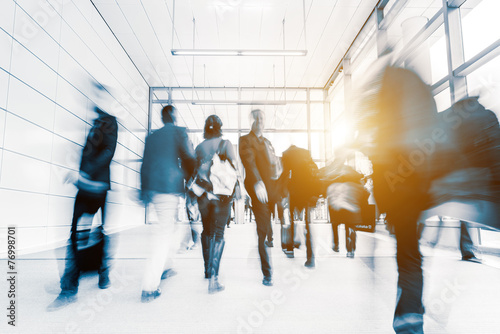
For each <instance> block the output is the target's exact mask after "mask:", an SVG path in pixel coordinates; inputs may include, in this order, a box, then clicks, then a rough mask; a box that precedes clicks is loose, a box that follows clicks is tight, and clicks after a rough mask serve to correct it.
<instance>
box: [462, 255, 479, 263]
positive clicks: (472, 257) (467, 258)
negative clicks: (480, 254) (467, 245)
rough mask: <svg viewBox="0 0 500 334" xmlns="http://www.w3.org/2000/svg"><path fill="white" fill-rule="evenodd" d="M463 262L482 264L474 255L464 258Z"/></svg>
mask: <svg viewBox="0 0 500 334" xmlns="http://www.w3.org/2000/svg"><path fill="white" fill-rule="evenodd" d="M462 261H469V262H474V263H482V262H481V260H480V259H478V258H477V257H475V256H474V255H468V256H462Z"/></svg>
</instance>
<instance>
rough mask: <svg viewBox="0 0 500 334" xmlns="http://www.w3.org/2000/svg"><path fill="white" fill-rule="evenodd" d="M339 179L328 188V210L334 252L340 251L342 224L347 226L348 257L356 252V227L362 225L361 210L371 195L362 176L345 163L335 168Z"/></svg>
mask: <svg viewBox="0 0 500 334" xmlns="http://www.w3.org/2000/svg"><path fill="white" fill-rule="evenodd" d="M335 170H336V173H337V174H338V177H337V178H336V179H335V180H334V181H333V182H332V183H331V184H330V185H329V186H328V188H327V196H328V210H329V213H330V223H331V224H332V229H333V251H334V252H338V251H339V232H338V227H339V225H340V224H344V226H345V240H346V241H345V243H346V250H347V257H350V258H353V257H354V252H355V251H356V225H357V224H360V223H362V215H361V208H362V205H363V203H366V204H368V197H369V193H368V192H367V191H366V190H365V189H364V187H363V186H362V184H361V179H362V177H363V176H362V175H361V174H360V173H358V172H356V171H355V170H354V169H353V168H352V167H350V166H347V165H345V164H343V163H339V166H338V167H337V168H335Z"/></svg>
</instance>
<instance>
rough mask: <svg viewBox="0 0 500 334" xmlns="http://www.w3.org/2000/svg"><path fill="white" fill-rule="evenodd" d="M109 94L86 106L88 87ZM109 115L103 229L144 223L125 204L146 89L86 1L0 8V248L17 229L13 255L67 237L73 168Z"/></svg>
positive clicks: (35, 1)
mask: <svg viewBox="0 0 500 334" xmlns="http://www.w3.org/2000/svg"><path fill="white" fill-rule="evenodd" d="M92 81H97V82H100V83H101V84H104V85H105V86H106V87H108V88H109V94H107V99H106V100H99V101H93V99H94V96H95V95H94V94H93V89H92V85H91V82H92ZM95 103H99V106H100V107H101V108H102V109H104V110H106V111H107V112H109V113H111V114H112V115H114V116H116V117H117V119H118V123H119V134H118V146H117V150H116V154H115V157H114V159H113V162H112V168H111V170H112V174H111V179H112V191H111V192H110V193H109V195H108V209H109V216H108V218H109V219H108V221H106V225H107V227H108V228H109V227H111V228H115V227H125V226H133V225H140V224H143V223H144V209H143V208H142V207H141V206H140V205H139V203H137V201H135V200H134V194H135V193H136V190H137V188H138V187H139V177H138V175H139V174H138V172H139V168H140V164H139V163H138V162H137V161H138V160H139V159H140V158H141V155H142V152H143V149H144V137H145V135H146V126H147V119H148V117H147V109H148V86H147V84H146V83H145V82H144V80H143V79H142V77H141V76H140V74H139V73H138V71H137V69H136V68H135V67H134V65H133V64H132V62H131V61H130V59H129V58H128V57H127V55H126V54H125V52H124V50H123V49H122V48H121V46H120V44H119V43H118V42H117V41H116V39H115V37H114V36H113V34H112V33H111V31H110V30H109V28H108V27H107V25H106V24H105V23H104V21H103V20H102V18H101V17H100V15H99V13H98V12H97V11H96V10H95V8H94V6H93V5H92V3H91V2H90V1H79V0H17V1H14V0H1V1H0V233H1V234H2V236H0V240H3V239H2V238H3V235H4V234H5V233H3V232H2V231H5V227H6V226H9V225H12V224H14V225H17V226H18V230H19V238H20V244H19V247H21V248H32V247H43V246H48V245H50V244H52V243H53V242H57V241H60V240H64V239H66V238H67V237H68V235H69V234H68V233H69V228H70V225H71V217H72V212H73V204H74V196H75V195H76V188H75V187H74V186H72V185H70V184H65V183H64V177H65V176H66V174H67V173H68V172H70V171H73V172H74V171H77V170H78V167H79V162H80V157H81V151H82V147H83V145H84V143H85V138H86V135H87V133H88V131H89V129H90V126H91V123H92V120H93V118H94V117H95V114H94V112H93V111H92V110H93V106H94V104H95Z"/></svg>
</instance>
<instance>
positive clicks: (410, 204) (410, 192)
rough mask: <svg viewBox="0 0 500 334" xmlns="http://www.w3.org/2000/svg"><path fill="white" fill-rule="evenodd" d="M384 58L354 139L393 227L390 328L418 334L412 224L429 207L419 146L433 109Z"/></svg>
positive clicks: (432, 123) (417, 260) (425, 163)
mask: <svg viewBox="0 0 500 334" xmlns="http://www.w3.org/2000/svg"><path fill="white" fill-rule="evenodd" d="M386 60H387V57H384V58H381V59H379V60H378V61H377V63H376V64H374V65H372V69H373V70H374V71H376V72H377V73H376V75H375V76H373V77H372V78H371V80H369V81H368V82H367V84H366V85H365V87H364V88H365V89H364V92H363V91H362V93H361V96H360V97H361V103H360V105H359V106H358V107H357V109H356V111H357V121H358V125H359V134H360V137H363V138H365V139H367V140H368V143H367V144H366V145H365V146H364V149H363V150H362V151H364V152H363V153H365V155H366V156H368V157H369V159H370V160H371V162H372V164H373V194H374V197H375V200H376V202H377V205H378V207H379V210H380V212H385V213H386V214H387V220H388V222H390V223H391V224H393V226H394V232H395V236H396V240H397V256H396V258H397V264H398V273H399V279H398V294H397V304H396V310H395V314H394V322H393V327H394V330H395V331H396V332H397V333H423V313H424V307H423V305H422V289H423V274H422V257H421V254H420V251H419V243H418V239H419V236H418V233H417V220H418V218H419V216H420V213H421V211H422V210H424V209H425V208H426V207H427V206H428V205H429V195H428V192H429V187H430V181H431V173H430V171H431V160H432V159H431V157H430V156H431V154H429V155H427V154H426V153H424V152H423V151H422V145H423V142H424V141H426V140H431V139H432V138H433V130H434V129H435V127H436V124H437V110H436V103H435V102H434V98H433V96H432V93H431V91H430V89H429V87H428V86H427V85H426V84H425V83H424V82H423V81H422V80H421V79H420V78H419V77H418V76H417V75H416V74H415V73H413V72H412V71H410V70H406V69H401V68H395V67H390V66H385V64H384V62H385V61H386ZM379 64H382V66H381V67H380V66H378V65H379ZM434 136H435V134H434Z"/></svg>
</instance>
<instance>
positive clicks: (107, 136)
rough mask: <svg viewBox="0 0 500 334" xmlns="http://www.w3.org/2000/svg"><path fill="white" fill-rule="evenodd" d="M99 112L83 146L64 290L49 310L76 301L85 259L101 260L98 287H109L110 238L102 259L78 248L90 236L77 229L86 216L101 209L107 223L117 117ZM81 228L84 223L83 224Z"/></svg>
mask: <svg viewBox="0 0 500 334" xmlns="http://www.w3.org/2000/svg"><path fill="white" fill-rule="evenodd" d="M95 111H96V113H97V115H98V117H97V119H95V120H94V124H93V126H92V128H91V129H90V131H89V134H88V136H87V141H86V143H85V146H84V148H83V152H82V159H81V162H80V173H79V176H78V181H77V182H76V185H77V187H78V189H79V190H78V193H77V195H76V199H75V205H74V210H73V220H72V222H71V236H70V246H69V247H68V251H67V259H66V265H65V270H64V274H63V276H62V277H61V292H60V294H59V296H58V297H57V298H56V300H54V302H52V303H51V304H50V305H49V306H48V308H47V310H48V311H54V310H57V309H59V308H62V307H64V306H66V305H68V304H70V303H72V302H74V301H76V294H77V292H78V280H79V277H80V271H81V270H82V269H83V262H84V261H98V262H99V263H98V264H97V265H98V266H99V270H98V272H99V284H98V285H99V288H101V289H106V288H108V287H109V285H110V281H109V263H108V261H107V252H106V246H107V237H106V236H105V235H103V234H102V226H101V227H100V233H99V234H100V238H101V239H102V240H101V241H100V242H99V243H98V246H97V247H96V248H98V252H97V257H99V259H84V258H82V256H81V253H79V251H78V239H82V236H83V237H85V238H86V239H87V240H88V239H89V233H90V230H87V231H80V232H78V226H79V224H78V222H79V220H80V218H82V217H83V216H84V215H86V216H87V217H89V218H90V222H91V221H92V220H91V217H92V216H94V215H95V213H97V211H98V210H99V209H101V215H102V225H104V223H105V213H106V210H105V204H106V195H107V191H108V190H109V189H110V170H109V166H110V164H111V160H112V159H113V155H114V154H115V148H116V142H117V135H118V125H117V122H116V118H115V117H113V116H111V115H109V114H107V113H106V112H104V111H102V110H101V109H99V108H98V107H95ZM80 228H81V226H80Z"/></svg>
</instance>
